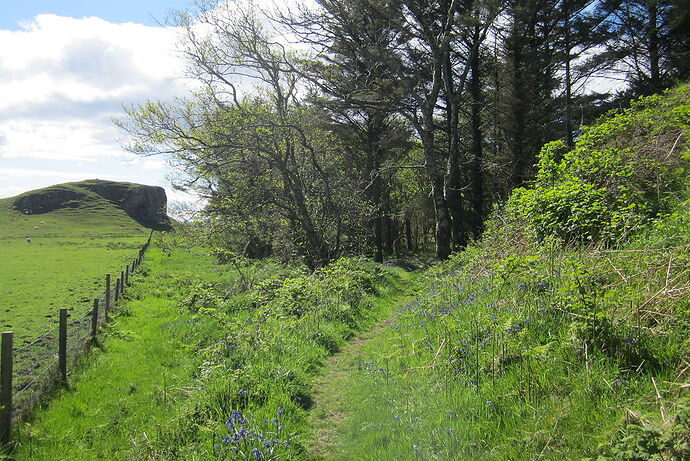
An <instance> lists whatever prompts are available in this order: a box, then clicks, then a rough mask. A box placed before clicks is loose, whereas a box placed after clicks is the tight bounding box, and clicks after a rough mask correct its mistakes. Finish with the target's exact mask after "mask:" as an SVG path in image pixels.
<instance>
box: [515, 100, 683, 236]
mask: <svg viewBox="0 0 690 461" xmlns="http://www.w3.org/2000/svg"><path fill="white" fill-rule="evenodd" d="M689 92H690V89H689V88H688V87H680V88H678V89H676V90H673V92H671V93H669V94H668V95H666V96H663V97H662V96H650V97H647V98H642V99H640V100H639V101H637V102H636V103H634V104H633V105H632V107H631V108H630V109H628V110H625V111H623V112H622V113H620V114H617V115H613V114H609V116H608V118H605V119H603V120H602V121H601V122H600V123H599V124H598V125H595V126H592V127H587V128H584V130H583V134H582V136H581V138H580V139H579V140H578V142H577V144H576V146H575V148H574V149H572V150H570V151H568V149H567V148H566V146H565V144H564V143H563V142H562V141H555V142H552V143H549V144H546V145H545V146H544V147H543V148H542V150H541V152H540V154H539V156H538V158H539V163H538V173H537V177H536V179H535V180H534V182H533V183H532V184H531V185H529V187H523V188H518V189H516V190H515V191H514V192H513V194H512V195H511V197H510V200H509V202H508V209H509V210H510V211H512V212H513V213H514V214H515V215H517V216H518V217H519V218H521V219H522V220H523V221H524V222H525V223H526V224H527V226H528V227H529V229H530V230H531V231H532V232H533V233H534V234H535V235H536V236H537V237H538V238H540V239H543V238H545V237H546V236H550V235H553V236H558V237H560V238H562V239H564V240H565V241H569V242H579V243H586V242H590V241H604V242H607V243H611V242H614V241H615V240H617V239H620V238H621V237H625V236H626V235H628V234H629V233H630V232H631V231H633V230H634V229H637V228H639V227H640V225H641V224H645V223H647V222H649V221H650V220H652V219H653V218H654V217H656V216H658V215H659V214H661V213H664V212H667V211H668V210H669V209H670V206H671V205H674V204H676V203H677V201H678V200H677V198H676V194H675V193H676V192H678V191H679V190H680V188H681V187H682V184H683V181H682V178H683V175H684V172H685V168H686V164H687V161H688V155H686V154H685V152H686V151H687V146H688V144H689V142H690V105H688V104H687V100H688V93H689ZM669 113H670V114H671V116H669V115H668V114H669Z"/></svg>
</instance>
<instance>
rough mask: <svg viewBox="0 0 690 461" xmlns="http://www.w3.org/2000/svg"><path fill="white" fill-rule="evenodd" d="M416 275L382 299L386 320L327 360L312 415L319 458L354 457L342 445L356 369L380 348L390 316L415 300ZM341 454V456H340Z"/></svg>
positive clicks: (313, 441) (313, 447)
mask: <svg viewBox="0 0 690 461" xmlns="http://www.w3.org/2000/svg"><path fill="white" fill-rule="evenodd" d="M415 278H416V274H413V273H404V274H403V277H402V278H401V280H400V282H399V283H398V285H397V286H396V288H395V290H393V292H394V294H393V295H392V296H388V297H383V298H380V300H379V302H380V303H381V307H382V310H383V311H384V312H385V317H386V318H385V319H384V320H381V321H380V322H379V323H377V324H375V325H374V326H373V327H372V328H371V329H369V330H367V331H365V332H362V333H361V334H359V335H358V336H357V337H356V338H354V339H353V340H352V341H350V342H349V343H347V345H346V346H344V347H343V349H342V350H341V351H340V352H338V353H336V354H334V355H333V356H331V357H330V358H329V359H328V361H327V362H326V366H325V367H324V372H323V374H322V375H321V376H319V377H318V378H317V379H316V381H315V383H314V391H313V392H314V394H313V395H314V406H313V408H312V410H311V414H310V418H309V419H310V424H311V426H312V428H313V433H312V439H311V452H312V454H313V455H314V457H316V458H317V459H350V458H348V457H347V453H345V450H344V447H343V446H342V440H341V439H342V431H343V429H344V422H345V421H346V420H347V419H349V418H351V417H352V415H351V407H350V403H351V401H352V399H354V398H356V396H354V395H352V392H351V388H350V384H351V379H352V375H353V371H354V370H356V369H357V368H361V367H362V363H363V362H362V356H363V353H364V351H369V350H371V349H372V348H373V349H376V348H378V346H379V342H380V341H381V339H382V338H383V337H384V335H385V332H386V330H388V329H389V328H390V326H391V321H390V320H389V318H390V317H391V316H392V315H393V313H394V312H395V311H396V310H397V309H398V308H399V307H400V306H402V305H404V304H405V303H407V302H408V301H410V300H411V299H413V297H414V295H413V294H412V293H413V290H414V287H413V282H414V280H415ZM339 456H340V457H339Z"/></svg>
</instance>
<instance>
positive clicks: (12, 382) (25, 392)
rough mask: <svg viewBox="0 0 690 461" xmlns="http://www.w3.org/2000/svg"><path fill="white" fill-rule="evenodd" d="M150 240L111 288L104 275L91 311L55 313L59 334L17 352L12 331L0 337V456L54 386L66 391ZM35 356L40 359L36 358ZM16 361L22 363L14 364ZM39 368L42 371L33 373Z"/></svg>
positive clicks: (49, 333)
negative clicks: (73, 369) (76, 366)
mask: <svg viewBox="0 0 690 461" xmlns="http://www.w3.org/2000/svg"><path fill="white" fill-rule="evenodd" d="M152 236H153V231H151V233H150V234H149V237H148V239H147V240H146V243H144V245H143V246H142V247H141V248H140V249H139V251H138V255H137V257H136V258H134V259H133V260H132V263H131V264H127V265H126V269H125V270H123V271H122V272H121V273H120V277H117V278H116V280H115V284H114V286H113V284H112V283H111V282H112V280H111V278H112V277H111V274H106V276H105V291H104V292H103V293H102V294H101V295H99V296H98V297H97V298H94V299H93V304H92V308H91V310H89V311H88V312H86V313H83V314H76V313H75V314H73V315H70V314H69V313H68V312H67V309H66V308H61V309H59V314H60V316H59V324H58V328H57V331H56V329H55V326H53V327H51V328H50V329H48V330H46V331H45V332H43V333H42V334H41V335H40V336H39V337H38V338H36V339H35V340H33V341H31V342H29V343H27V344H24V345H22V347H19V348H14V333H13V332H11V331H8V332H3V333H2V344H1V354H0V453H1V452H2V451H3V449H7V450H10V449H11V448H12V426H13V424H16V423H18V422H20V421H22V420H23V419H24V418H25V417H26V416H27V415H28V414H29V412H30V411H31V410H32V409H33V408H34V406H35V405H36V404H37V403H38V402H40V401H41V400H42V399H43V398H45V397H46V395H47V394H48V393H49V392H50V391H52V390H53V389H54V387H55V385H56V384H60V385H63V386H65V387H66V386H68V384H69V383H68V370H69V369H70V368H71V367H73V366H74V364H75V363H76V362H77V360H78V359H79V357H81V355H82V354H83V353H84V352H85V351H87V350H88V349H89V347H91V345H92V344H93V343H94V342H95V339H96V335H97V333H98V331H99V329H100V327H101V326H102V325H103V324H105V323H106V322H107V321H108V318H109V315H108V313H109V311H112V310H113V309H114V307H115V306H116V305H117V304H118V301H120V300H121V299H122V295H123V294H124V292H125V289H126V287H127V286H129V285H130V284H131V279H130V276H131V274H132V273H133V272H134V271H135V270H136V268H137V267H138V266H139V265H140V264H141V262H142V260H143V256H144V254H145V253H146V250H148V248H149V246H150V245H151V238H152ZM36 351H38V354H34V353H35V352H36ZM31 352H34V353H31ZM17 358H18V359H20V361H18V362H17V363H15V359H17ZM21 359H25V360H21ZM51 359H52V360H51ZM46 363H47V365H46ZM15 365H20V366H19V367H15ZM37 369H40V371H38V372H36V370H37ZM0 456H1V455H0Z"/></svg>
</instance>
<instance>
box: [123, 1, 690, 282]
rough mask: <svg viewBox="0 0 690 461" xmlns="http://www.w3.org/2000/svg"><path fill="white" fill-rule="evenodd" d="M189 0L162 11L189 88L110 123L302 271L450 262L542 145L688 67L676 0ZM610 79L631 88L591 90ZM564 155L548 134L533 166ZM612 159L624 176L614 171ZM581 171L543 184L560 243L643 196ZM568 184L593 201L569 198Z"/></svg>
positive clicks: (243, 236)
mask: <svg viewBox="0 0 690 461" xmlns="http://www.w3.org/2000/svg"><path fill="white" fill-rule="evenodd" d="M192 3H193V6H192V7H190V10H189V11H179V12H177V13H175V14H174V15H173V16H172V22H173V25H174V26H176V27H177V28H178V30H180V31H181V32H182V36H183V38H182V40H181V42H180V48H181V49H180V51H181V53H182V54H183V55H184V56H185V58H186V59H187V63H188V69H187V74H186V76H188V77H191V78H193V79H194V80H195V81H196V83H197V85H198V86H197V87H198V89H199V91H198V92H196V93H195V94H193V95H190V96H189V97H188V98H185V99H181V100H177V101H173V102H150V103H147V104H144V105H142V106H140V107H132V108H130V109H129V110H128V111H127V115H126V117H124V118H123V119H121V120H119V122H118V123H119V125H120V126H121V127H122V128H123V129H124V130H125V131H126V133H127V134H128V135H129V144H128V146H129V149H130V150H131V151H132V152H134V153H136V154H139V155H155V154H164V155H166V157H167V158H169V159H170V160H171V163H173V164H174V166H175V167H176V173H178V175H177V176H176V185H177V186H178V187H180V188H184V189H191V190H193V191H194V192H197V193H199V194H200V195H202V196H204V197H206V198H207V199H208V207H207V210H206V211H207V214H208V215H209V216H210V218H209V220H210V221H212V222H213V224H214V228H215V229H216V230H218V234H219V235H224V236H226V237H227V239H226V246H228V247H230V248H232V249H233V250H235V251H244V253H245V255H246V256H250V257H262V256H265V255H267V254H273V255H275V256H277V257H281V258H284V259H290V258H294V257H296V256H297V257H301V258H303V260H304V261H305V263H306V264H307V265H308V266H309V267H310V268H311V269H312V270H313V269H315V268H318V267H322V266H324V265H326V264H328V262H329V261H332V260H334V259H337V258H338V257H340V256H343V255H352V254H369V255H372V256H373V258H374V259H375V260H377V261H379V262H381V261H382V260H383V258H384V256H389V255H392V254H395V253H397V254H400V253H401V252H402V251H403V250H417V249H420V248H421V249H426V248H427V247H428V246H429V245H428V244H429V243H430V242H433V243H434V244H435V253H436V257H437V258H438V259H444V258H446V257H447V256H448V255H449V254H450V253H451V252H453V251H458V250H461V249H462V248H464V247H465V245H466V244H467V243H468V241H469V240H470V239H471V238H475V239H476V238H478V237H479V236H480V235H481V233H482V231H483V229H484V221H485V219H486V218H487V217H488V215H489V212H490V210H491V208H492V207H493V206H494V205H495V204H496V203H498V202H502V201H503V200H505V198H506V197H507V196H508V195H509V194H510V192H511V190H512V189H513V188H515V187H519V186H522V185H524V184H525V182H527V181H530V180H531V179H533V178H534V173H535V171H534V168H533V165H534V163H535V160H536V159H535V155H536V153H537V152H538V151H539V149H540V148H541V147H542V146H543V145H544V143H546V142H549V141H553V140H558V139H562V140H563V142H564V143H565V145H567V146H568V147H569V148H570V147H572V146H573V144H574V139H575V138H576V137H577V134H578V126H577V123H575V121H576V119H577V120H580V121H582V122H583V123H584V122H590V121H591V120H593V119H594V118H596V116H597V115H598V114H601V113H602V111H605V110H606V109H607V108H610V107H611V106H618V105H625V104H627V102H628V101H629V100H630V99H631V98H632V97H633V96H636V95H640V94H650V93H652V92H655V91H659V90H661V89H663V88H666V87H668V86H669V85H672V84H674V82H676V81H678V79H684V78H687V76H688V66H687V64H686V62H687V61H688V60H687V49H688V43H690V38H689V37H688V34H687V32H686V30H687V29H688V27H685V26H686V25H687V23H688V18H690V11H689V10H688V8H687V7H685V3H686V2H683V1H682V0H667V1H664V2H657V1H654V2H652V1H642V0H620V1H604V0H536V1H522V0H520V1H494V0H472V1H463V2H460V1H437V2H429V1H426V0H406V1H403V2H399V3H395V2H387V1H383V0H318V1H316V2H314V3H313V5H310V6H308V7H303V8H302V7H300V8H294V9H292V10H290V9H288V8H283V9H282V10H280V11H278V10H273V9H271V10H265V9H264V10H261V9H259V8H257V6H256V5H254V4H253V2H251V1H247V0H234V1H231V2H224V1H219V0H210V1H208V0H203V1H202V0H199V1H196V2H192ZM631 44H633V45H631ZM593 76H596V77H599V78H596V79H595V78H592V77H593ZM607 78H613V79H615V81H618V82H620V81H626V82H627V83H628V85H627V86H623V85H621V86H620V90H621V91H620V92H619V93H618V94H616V95H613V94H604V93H598V92H597V89H598V88H597V86H600V85H599V83H600V82H602V81H605V79H607ZM602 79H604V80H602ZM593 82H598V84H597V85H596V86H595V85H594V84H593ZM612 86H613V85H612ZM611 128H612V129H613V127H611ZM633 134H634V133H633ZM560 150H561V148H560V147H559V146H557V145H552V146H550V147H549V148H547V150H546V151H545V152H544V156H545V157H544V161H545V162H546V161H547V157H548V156H549V155H555V154H557V153H558V152H559V151H560ZM623 151H624V149H623V148H615V149H613V150H611V151H607V150H604V151H602V152H600V153H599V158H597V159H595V160H596V161H597V162H610V161H613V162H616V161H618V160H617V157H619V156H621V155H623V156H625V152H623ZM575 155H577V154H575ZM640 167H641V168H647V167H648V166H647V165H640ZM651 167H652V169H653V166H651ZM590 170H591V168H590ZM565 173H566V174H570V173H568V172H565ZM590 173H595V172H594V171H590ZM615 173H616V180H618V181H620V184H621V187H628V186H629V184H628V183H627V182H625V180H624V179H625V175H626V174H627V173H626V171H617V172H615ZM584 179H585V182H580V181H572V182H564V183H561V185H560V186H559V187H560V190H559V191H551V192H549V194H550V195H553V194H557V195H559V197H560V199H562V200H561V202H562V203H560V207H561V208H559V209H548V210H546V211H547V212H548V213H549V214H550V215H558V214H562V213H567V212H570V211H573V212H574V214H575V216H574V217H573V219H574V220H575V221H577V222H574V223H565V227H564V228H563V229H560V230H559V232H560V233H561V234H563V236H564V237H565V238H567V239H570V238H585V237H587V234H588V233H591V232H592V231H593V229H584V228H583V229H573V230H571V229H570V227H573V225H574V226H576V227H577V226H587V224H585V221H589V220H595V221H596V220H598V221H599V222H601V221H602V220H604V219H608V218H611V219H612V221H610V222H611V226H613V227H612V229H604V230H603V232H606V233H611V234H612V235H615V234H616V233H620V232H625V230H624V229H627V228H630V227H634V226H635V225H636V223H635V222H634V221H633V220H632V218H634V217H636V216H638V215H640V213H642V211H644V210H636V209H630V210H628V209H621V208H620V207H617V206H614V205H612V204H611V203H610V202H611V201H612V200H613V201H615V200H616V197H615V196H613V197H611V196H602V191H601V190H600V186H599V185H597V184H596V181H595V183H594V184H591V183H589V182H586V181H588V179H587V178H584ZM636 191H637V189H635V188H633V189H632V190H630V191H625V190H622V189H621V190H620V191H618V192H617V194H618V195H623V196H624V197H623V200H624V201H625V200H627V198H626V197H625V195H627V194H634V193H636ZM580 195H582V196H586V197H587V202H588V203H587V205H588V207H591V210H590V209H589V208H588V209H579V208H577V206H578V205H579V204H580V203H577V201H576V202H574V203H570V204H569V203H566V201H567V200H566V199H567V197H571V199H574V197H575V196H580ZM545 198H549V199H550V198H551V197H550V196H548V197H537V196H532V197H527V196H526V197H525V200H531V201H534V202H539V201H540V200H541V203H535V204H534V206H533V208H534V210H537V209H544V208H548V207H546V205H545V203H544V202H545ZM611 206H613V207H614V208H615V209H616V211H615V213H616V214H617V215H616V216H613V215H612V214H611V213H609V211H610V210H609V211H607V210H608V208H607V207H611ZM649 211H650V212H654V210H649ZM607 213H608V215H607ZM618 214H619V215H620V216H618ZM544 219H546V220H547V222H545V223H544V225H545V226H550V225H551V223H550V222H551V221H553V220H554V219H558V218H557V217H555V216H549V215H547V216H546V217H545V218H544ZM571 234H573V235H571ZM581 234H582V235H581ZM593 237H594V238H596V237H597V236H593Z"/></svg>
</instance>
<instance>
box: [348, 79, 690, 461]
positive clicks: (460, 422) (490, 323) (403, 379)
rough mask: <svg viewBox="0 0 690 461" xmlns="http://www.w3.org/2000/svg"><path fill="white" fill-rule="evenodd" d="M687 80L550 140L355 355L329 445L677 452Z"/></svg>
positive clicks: (534, 452)
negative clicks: (485, 221)
mask: <svg viewBox="0 0 690 461" xmlns="http://www.w3.org/2000/svg"><path fill="white" fill-rule="evenodd" d="M689 91H690V90H689V89H688V87H687V86H685V87H680V88H678V89H676V90H673V91H671V92H669V93H667V94H666V95H663V96H654V97H651V98H646V99H643V100H641V101H639V102H638V103H637V104H636V105H634V106H633V108H631V109H630V110H628V111H625V112H624V113H622V114H619V115H618V116H616V117H613V118H608V119H604V120H602V121H601V122H600V123H599V124H598V125H597V126H595V127H592V128H588V129H586V130H585V131H584V134H583V136H582V137H581V139H580V141H579V142H578V144H577V146H576V147H575V149H573V150H571V151H569V152H565V151H564V148H563V146H562V145H560V144H552V145H549V146H546V147H545V149H544V150H543V151H542V155H541V161H540V164H539V174H538V178H537V180H536V181H535V182H534V183H533V184H531V185H528V186H527V187H525V188H523V189H519V190H517V191H516V192H515V193H514V195H513V196H512V197H511V199H510V200H509V204H508V207H507V209H506V210H505V211H503V212H501V213H497V214H496V216H495V217H494V219H493V221H492V222H491V223H490V224H489V226H488V230H487V232H486V234H485V236H484V237H483V239H482V241H481V242H478V243H476V244H474V245H472V246H471V247H469V248H468V249H467V250H466V251H464V252H462V253H459V254H456V255H454V256H453V257H452V258H451V259H450V260H449V261H447V262H444V263H440V264H438V265H436V266H435V267H433V268H432V269H430V270H428V271H427V272H426V274H425V276H424V278H423V281H422V282H421V285H422V286H423V287H424V290H423V292H424V294H422V295H421V296H419V297H418V298H417V299H416V300H415V301H413V302H411V303H409V304H408V305H406V306H404V307H403V308H402V309H401V310H400V311H399V312H398V315H397V318H396V320H395V321H394V322H393V323H391V324H390V328H389V330H388V332H387V333H386V335H385V336H383V337H382V338H380V339H378V340H375V341H373V342H372V344H371V345H368V346H367V347H366V348H365V349H364V350H363V352H362V353H361V354H360V355H359V356H358V358H356V360H355V361H354V362H353V363H352V367H353V370H354V373H353V376H352V377H351V378H350V380H349V382H348V383H346V384H345V386H349V388H350V391H349V392H348V395H349V397H348V398H349V406H350V408H351V413H350V417H349V418H348V419H347V421H346V423H345V424H344V427H343V429H342V433H341V440H340V442H339V444H338V447H336V452H337V453H339V455H338V456H336V458H337V459H399V460H404V459H557V458H560V459H564V458H565V459H579V458H586V457H589V458H596V459H601V460H605V459H629V460H637V459H640V460H641V459H690V446H689V445H688V423H687V411H688V410H687V402H686V400H684V399H683V396H684V395H685V392H686V390H685V389H687V388H688V387H690V386H688V385H687V384H685V381H686V380H687V379H688V378H687V373H688V370H690V363H689V358H688V347H689V346H690V344H689V343H688V337H689V334H690V303H689V301H688V294H690V272H689V271H690V256H688V255H689V254H690V253H689V252H688V250H689V249H690V201H687V197H688V196H689V195H690V194H688V181H687V177H686V176H687V175H686V173H685V172H686V168H687V163H688V145H689V141H690V110H689V109H688V108H689V107H690V106H689V105H688V101H689V100H690V98H689V97H688V92H689ZM609 117H610V116H609Z"/></svg>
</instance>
